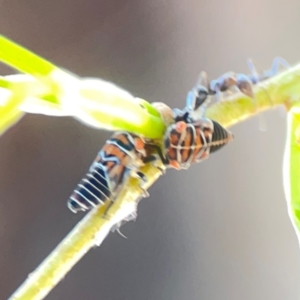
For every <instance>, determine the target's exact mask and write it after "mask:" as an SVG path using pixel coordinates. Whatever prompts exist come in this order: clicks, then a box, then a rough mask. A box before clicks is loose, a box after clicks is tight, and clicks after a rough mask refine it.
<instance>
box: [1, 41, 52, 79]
mask: <svg viewBox="0 0 300 300" xmlns="http://www.w3.org/2000/svg"><path fill="white" fill-rule="evenodd" d="M0 60H1V61H3V62H4V63H6V64H7V65H10V66H11V67H12V68H14V69H17V70H18V71H20V72H22V73H26V74H30V75H31V76H33V77H37V78H40V77H44V76H45V77H46V76H48V75H49V74H50V73H51V72H52V71H53V70H54V69H55V68H56V67H55V66H54V65H53V64H51V63H50V62H48V61H47V60H45V59H43V58H41V57H39V56H38V55H36V54H34V53H32V52H31V51H29V50H27V49H25V48H24V47H22V46H20V45H18V44H16V43H15V42H13V41H10V40H9V39H8V38H6V37H4V36H3V35H0Z"/></svg>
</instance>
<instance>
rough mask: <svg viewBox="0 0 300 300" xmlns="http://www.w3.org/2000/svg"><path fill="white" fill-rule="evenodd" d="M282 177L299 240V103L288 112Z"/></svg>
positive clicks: (291, 217) (299, 240)
mask: <svg viewBox="0 0 300 300" xmlns="http://www.w3.org/2000/svg"><path fill="white" fill-rule="evenodd" d="M283 179H284V190H285V196H286V200H287V206H288V212H289V216H290V219H291V222H292V224H293V226H294V229H295V231H296V234H297V237H298V242H300V105H295V106H294V107H292V109H291V110H290V111H289V113H288V136H287V141H286V149H285V155H284V168H283Z"/></svg>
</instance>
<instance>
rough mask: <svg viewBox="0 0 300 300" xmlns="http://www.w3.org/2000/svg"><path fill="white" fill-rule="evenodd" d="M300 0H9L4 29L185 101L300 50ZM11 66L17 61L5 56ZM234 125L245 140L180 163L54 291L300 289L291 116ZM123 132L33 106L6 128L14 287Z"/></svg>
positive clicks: (132, 87) (6, 235)
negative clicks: (218, 80)
mask: <svg viewBox="0 0 300 300" xmlns="http://www.w3.org/2000/svg"><path fill="white" fill-rule="evenodd" d="M299 28H300V2H299V1H298V0H288V1H273V0H265V1H245V0H244V1H241V0H239V1H237V0H229V1H218V0H210V1H208V0H207V1H196V0H185V1H182V0H165V1H160V0H151V1H139V0H131V1H121V0H72V1H70V0H51V1H39V0H26V1H23V0H6V1H5V0H2V1H0V32H1V33H2V34H4V35H6V36H8V37H10V38H11V39H13V40H15V41H17V42H19V43H21V44H22V45H24V46H26V47H28V48H29V49H32V50H33V51H35V52H36V53H38V54H40V55H42V56H44V57H45V58H47V59H49V60H51V61H52V62H54V63H55V64H57V65H59V66H61V67H64V68H66V69H68V70H70V71H72V72H74V73H76V74H78V75H80V76H95V77H100V78H103V79H106V80H109V81H112V82H115V83H116V84H118V85H120V86H121V87H123V88H125V89H127V90H129V91H131V92H132V93H133V94H134V95H136V96H139V97H142V98H145V99H147V100H149V101H151V102H154V101H164V102H166V103H167V104H168V105H170V106H172V107H183V106H184V103H185V97H186V93H187V91H188V90H189V89H190V88H191V87H192V86H193V84H194V82H195V80H196V78H197V75H198V73H199V71H200V70H206V71H207V72H208V73H209V75H210V77H211V78H215V77H217V76H219V75H220V74H222V73H224V72H226V71H229V70H232V71H238V72H245V73H248V70H247V64H246V59H247V58H249V57H252V58H253V59H254V61H255V63H256V66H257V67H258V68H260V69H268V68H269V67H270V66H271V62H272V60H273V58H274V57H275V56H276V55H280V56H282V57H284V58H285V59H287V60H288V61H289V62H290V63H291V64H294V63H297V62H298V61H299V60H300V54H299V53H300V52H299V48H300V42H299V32H300V31H299ZM0 72H1V74H10V73H12V70H10V69H8V68H7V67H5V66H3V65H1V66H0ZM263 117H264V119H265V121H266V123H267V128H268V130H267V132H262V131H260V130H259V118H258V117H255V118H252V119H250V120H247V121H246V122H243V123H241V124H238V125H236V126H234V127H232V128H231V130H232V131H233V132H234V134H235V137H236V139H235V141H234V142H233V143H231V144H230V145H228V146H227V147H226V148H224V149H223V150H222V151H220V152H218V153H216V154H214V155H213V156H211V158H210V159H209V160H207V161H205V162H203V163H202V164H199V165H195V166H192V167H191V168H190V169H189V170H188V171H186V172H185V171H181V172H177V171H172V170H170V171H168V172H167V174H166V176H164V177H162V178H161V179H160V180H159V181H158V182H156V183H155V185H154V186H153V187H151V189H150V195H151V196H150V198H148V199H145V200H143V201H142V202H141V203H140V205H139V209H138V219H137V221H136V222H135V223H134V222H131V223H128V224H127V225H125V226H124V227H123V228H122V231H123V233H124V234H125V235H126V236H127V237H128V239H127V240H126V239H124V238H122V237H121V236H119V235H118V234H117V233H114V234H110V235H109V236H108V238H107V239H106V240H105V241H104V243H103V245H102V246H101V247H100V248H95V249H93V250H92V251H90V252H89V253H88V254H87V255H86V256H85V257H84V258H83V259H82V260H81V261H80V262H79V263H78V265H77V266H76V267H75V268H74V269H73V270H72V271H71V272H70V273H69V274H68V275H67V276H66V278H65V279H64V280H63V281H62V282H61V283H60V284H59V285H58V286H57V287H56V288H55V289H54V290H53V291H52V292H51V293H50V295H49V296H48V298H47V299H53V300H54V299H74V300H81V299H86V300H96V299H107V300H117V299H132V300H138V299H143V300H156V299H164V300H169V299H170V300H171V299H172V300H182V299H189V300H198V299H206V300H209V299H223V300H226V299H228V300H232V299H243V300H248V299H249V300H250V299H251V300H252V299H272V300H281V299H298V298H299V294H300V286H299V282H300V252H299V250H298V244H297V240H296V236H295V234H294V231H293V228H292V226H291V224H290V221H289V219H288V215H287V211H286V203H285V198H284V192H283V184H282V160H283V153H284V144H285V136H286V116H285V115H284V114H281V113H280V112H279V111H278V110H276V109H274V110H271V111H268V112H266V113H264V114H263ZM110 134H111V133H109V132H105V131H101V130H95V129H92V128H89V127H86V126H85V125H83V124H81V123H79V122H77V121H76V120H73V119H71V118H54V117H46V116H39V115H27V116H25V117H24V118H23V119H22V121H21V122H19V123H18V124H17V125H16V126H15V127H14V128H12V129H10V130H9V131H8V132H7V133H5V135H4V136H2V137H1V139H0V299H6V298H7V297H8V296H9V295H10V294H11V293H12V292H13V291H14V290H15V289H16V288H17V287H18V286H19V285H20V284H21V283H22V281H23V280H24V279H25V277H26V276H27V274H28V273H29V272H30V271H32V270H33V269H34V268H35V267H36V266H37V265H38V264H39V263H40V262H41V261H42V260H43V259H44V258H45V257H46V256H47V255H48V254H49V253H50V251H52V249H53V248H54V247H55V246H56V245H57V244H58V243H59V242H60V241H61V240H62V239H63V237H64V236H65V235H66V234H67V233H68V232H69V231H70V230H71V229H72V228H73V226H74V225H75V224H76V223H77V222H78V221H79V220H80V219H81V218H82V214H77V215H74V214H72V213H71V212H70V211H68V209H67V207H66V200H67V198H68V196H69V195H70V193H71V191H72V189H73V188H74V187H75V185H76V184H77V182H78V181H79V180H80V178H81V177H82V176H83V175H84V173H85V172H86V171H87V169H88V167H89V165H90V164H91V162H92V160H93V159H94V157H95V155H96V153H97V152H98V150H99V149H100V148H101V146H102V145H103V143H104V142H105V140H106V139H107V138H108V137H109V136H110Z"/></svg>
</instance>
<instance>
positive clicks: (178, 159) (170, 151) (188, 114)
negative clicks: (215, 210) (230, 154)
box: [154, 83, 233, 170]
mask: <svg viewBox="0 0 300 300" xmlns="http://www.w3.org/2000/svg"><path fill="white" fill-rule="evenodd" d="M197 84H198V83H197ZM203 91H204V89H203V88H202V86H200V87H198V86H196V87H195V88H193V90H192V91H191V92H189V93H188V96H187V104H189V105H188V106H187V107H186V108H185V109H183V110H179V109H175V110H174V111H173V113H174V124H171V125H169V126H168V128H167V130H166V132H165V135H164V140H163V147H162V149H163V150H161V148H160V147H156V152H157V154H158V156H159V157H160V159H161V161H162V162H163V163H164V165H165V166H167V167H172V168H175V169H177V170H179V169H188V168H189V167H190V165H191V164H192V163H198V162H201V161H203V160H204V159H206V158H208V157H209V154H210V153H213V152H215V151H217V150H218V149H220V148H222V147H223V146H225V145H226V144H228V143H229V142H230V141H231V140H232V139H233V134H232V133H231V132H230V131H228V130H226V129H225V128H224V127H223V126H222V125H220V124H219V123H218V122H216V121H213V120H210V119H208V118H205V117H204V114H205V109H203V107H205V105H206V101H208V96H209V95H208V94H207V93H205V92H203ZM192 97H193V98H192ZM199 103H200V104H199ZM154 106H155V107H156V108H157V109H160V112H161V114H162V115H163V118H164V119H166V118H167V117H166V116H169V115H170V114H171V113H170V110H171V109H169V111H168V109H166V108H165V107H164V106H162V105H161V104H155V105H154ZM162 107H163V109H162Z"/></svg>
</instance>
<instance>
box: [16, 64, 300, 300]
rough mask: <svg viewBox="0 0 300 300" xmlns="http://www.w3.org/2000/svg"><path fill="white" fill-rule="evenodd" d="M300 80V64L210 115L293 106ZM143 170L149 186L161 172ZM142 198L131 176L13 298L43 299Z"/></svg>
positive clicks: (233, 119) (228, 117) (239, 116)
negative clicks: (117, 193)
mask: <svg viewBox="0 0 300 300" xmlns="http://www.w3.org/2000/svg"><path fill="white" fill-rule="evenodd" d="M299 79H300V65H297V66H296V67H294V68H291V69H289V70H288V71H286V72H283V73H281V74H279V75H277V76H275V77H274V78H271V79H270V80H267V81H265V82H263V83H260V84H258V85H257V87H255V89H254V93H255V100H253V99H250V98H247V97H246V96H244V95H242V94H240V93H238V94H234V95H233V96H232V97H229V98H226V99H224V101H222V102H220V103H216V104H215V105H213V106H212V107H210V108H209V109H208V111H207V116H208V117H210V118H212V119H214V120H216V121H218V122H220V123H221V124H223V125H224V126H225V127H228V126H230V125H233V124H236V123H238V122H240V121H242V120H245V119H247V118H249V117H251V116H253V115H255V114H256V113H259V112H261V111H263V110H266V109H270V108H272V107H274V106H277V105H284V106H286V107H290V106H291V105H292V104H293V103H296V102H297V101H298V100H299V98H300V81H299ZM298 165H299V164H297V166H298ZM298 170H300V168H298ZM141 171H142V172H143V173H144V174H145V175H146V177H147V178H148V183H147V188H148V187H149V186H151V185H152V184H153V183H154V182H155V181H156V180H157V179H158V177H159V176H160V175H161V173H160V171H158V169H157V168H155V167H153V166H152V165H146V166H145V167H143V168H142V170H141ZM140 197H141V190H140V188H139V182H138V180H137V179H133V178H132V179H130V182H129V184H128V185H127V187H126V188H125V189H124V190H122V192H121V193H120V195H119V197H118V199H117V200H116V201H115V202H114V203H113V204H112V205H111V207H110V209H109V212H108V214H107V215H106V217H104V215H103V213H104V211H105V208H106V206H103V207H100V208H98V209H95V210H94V211H91V212H90V213H89V214H87V216H86V217H85V218H84V219H83V220H82V221H81V222H80V223H79V224H78V225H77V226H76V227H75V228H74V229H73V231H72V232H71V233H70V234H69V235H68V236H67V237H66V238H65V240H63V241H62V242H61V244H60V245H59V246H57V248H56V249H55V250H54V251H53V252H52V254H50V256H49V257H48V258H46V260H45V261H44V262H43V263H42V264H41V265H40V266H39V267H38V268H37V269H36V270H35V271H34V272H33V273H31V274H30V276H29V277H28V279H27V280H26V281H25V282H24V283H23V285H22V286H21V287H20V288H19V289H18V290H17V291H16V292H15V293H14V294H13V295H12V296H11V298H10V300H16V299H18V300H27V299H31V300H38V299H43V298H44V297H45V296H46V295H47V294H48V293H49V292H50V291H51V289H52V288H53V287H54V286H55V285H56V284H57V283H58V282H59V281H60V280H61V279H62V278H63V277H64V276H65V275H66V274H67V272H68V271H69V270H70V269H71V268H72V267H73V266H74V265H75V264H76V262H77V261H78V260H79V259H80V258H81V257H82V256H83V255H84V254H85V253H86V252H87V251H88V250H89V249H90V248H91V247H92V246H93V245H95V243H97V244H100V243H101V241H102V240H103V239H104V237H105V236H106V235H107V233H108V232H109V230H110V228H111V226H113V225H114V224H116V223H118V222H119V221H120V220H121V219H122V218H124V217H126V215H128V213H129V212H132V211H133V210H134V208H135V205H136V202H137V200H138V199H139V198H140Z"/></svg>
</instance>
